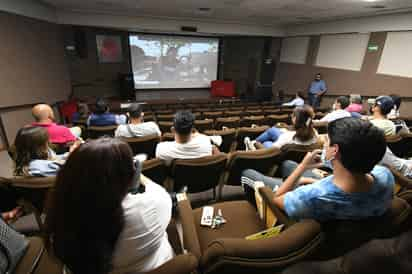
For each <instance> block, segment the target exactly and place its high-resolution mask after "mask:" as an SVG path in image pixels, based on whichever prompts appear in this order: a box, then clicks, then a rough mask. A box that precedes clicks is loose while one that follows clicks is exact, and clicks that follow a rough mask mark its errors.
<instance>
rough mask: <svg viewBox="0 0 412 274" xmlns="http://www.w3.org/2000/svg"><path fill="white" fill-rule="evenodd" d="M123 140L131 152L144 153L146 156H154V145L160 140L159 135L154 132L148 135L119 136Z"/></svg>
mask: <svg viewBox="0 0 412 274" xmlns="http://www.w3.org/2000/svg"><path fill="white" fill-rule="evenodd" d="M121 139H122V140H123V141H125V142H127V143H128V144H129V146H130V148H131V149H132V151H133V154H134V155H136V154H139V153H144V154H146V155H147V157H148V158H149V159H150V158H154V157H155V151H156V145H157V144H158V143H159V141H160V137H159V136H157V135H156V134H154V135H148V136H144V137H134V138H121Z"/></svg>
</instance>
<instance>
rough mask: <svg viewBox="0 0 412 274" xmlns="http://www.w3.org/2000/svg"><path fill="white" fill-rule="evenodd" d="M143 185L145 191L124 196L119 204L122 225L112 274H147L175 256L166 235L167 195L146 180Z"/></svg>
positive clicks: (169, 201) (169, 212)
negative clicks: (121, 212) (122, 219)
mask: <svg viewBox="0 0 412 274" xmlns="http://www.w3.org/2000/svg"><path fill="white" fill-rule="evenodd" d="M142 181H144V183H145V187H146V191H145V192H144V193H138V194H135V195H133V194H127V196H126V197H125V199H124V200H123V202H122V206H123V210H124V216H125V224H124V227H123V231H122V232H121V234H120V236H119V239H118V241H117V244H116V248H115V251H114V255H113V271H112V273H116V274H122V273H140V272H147V271H150V270H153V269H155V268H157V267H159V266H160V265H162V264H164V263H165V262H166V261H168V260H170V259H172V258H173V256H174V252H173V249H172V247H171V245H170V243H169V240H168V238H167V232H166V228H167V226H168V224H169V222H170V219H171V217H172V200H171V198H170V195H169V194H168V193H167V192H166V190H165V189H164V188H163V187H161V186H160V185H158V184H156V183H154V182H152V181H150V180H149V179H147V178H145V179H144V180H143V179H142ZM108 225H110V224H108Z"/></svg>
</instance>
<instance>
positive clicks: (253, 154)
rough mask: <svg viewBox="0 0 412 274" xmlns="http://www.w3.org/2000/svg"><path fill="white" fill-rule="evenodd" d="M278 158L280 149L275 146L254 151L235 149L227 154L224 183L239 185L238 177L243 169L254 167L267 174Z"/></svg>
mask: <svg viewBox="0 0 412 274" xmlns="http://www.w3.org/2000/svg"><path fill="white" fill-rule="evenodd" d="M280 160H281V151H280V150H279V149H278V148H276V147H273V148H269V149H259V150H255V151H235V152H233V153H231V154H229V159H228V165H227V170H228V177H227V180H226V184H228V185H240V177H241V174H242V172H243V171H244V170H245V169H254V170H256V171H259V172H260V173H263V174H267V173H268V172H269V171H271V170H272V169H273V167H274V166H275V165H277V164H279V163H280Z"/></svg>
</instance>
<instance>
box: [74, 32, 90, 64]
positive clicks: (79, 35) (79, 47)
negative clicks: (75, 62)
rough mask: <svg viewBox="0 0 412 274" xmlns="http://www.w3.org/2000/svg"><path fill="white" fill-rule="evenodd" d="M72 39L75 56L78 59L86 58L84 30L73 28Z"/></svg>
mask: <svg viewBox="0 0 412 274" xmlns="http://www.w3.org/2000/svg"><path fill="white" fill-rule="evenodd" d="M73 38H74V39H73V40H74V47H75V50H76V53H77V56H78V57H80V58H87V56H88V48H87V33H86V31H85V30H84V28H81V27H73Z"/></svg>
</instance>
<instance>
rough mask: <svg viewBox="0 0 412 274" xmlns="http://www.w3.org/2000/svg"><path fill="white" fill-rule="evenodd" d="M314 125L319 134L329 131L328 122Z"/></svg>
mask: <svg viewBox="0 0 412 274" xmlns="http://www.w3.org/2000/svg"><path fill="white" fill-rule="evenodd" d="M313 127H314V128H315V129H316V130H317V132H318V133H319V134H327V133H328V124H327V123H323V122H321V123H319V124H314V125H313Z"/></svg>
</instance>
